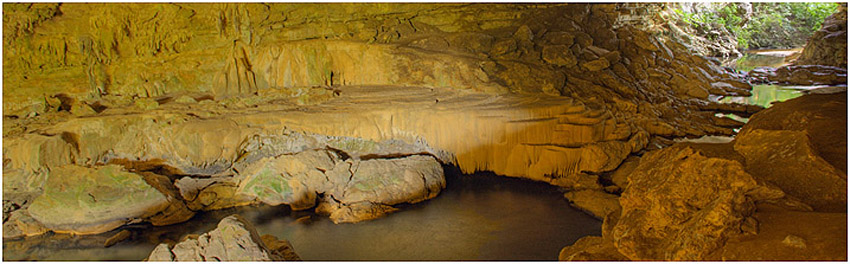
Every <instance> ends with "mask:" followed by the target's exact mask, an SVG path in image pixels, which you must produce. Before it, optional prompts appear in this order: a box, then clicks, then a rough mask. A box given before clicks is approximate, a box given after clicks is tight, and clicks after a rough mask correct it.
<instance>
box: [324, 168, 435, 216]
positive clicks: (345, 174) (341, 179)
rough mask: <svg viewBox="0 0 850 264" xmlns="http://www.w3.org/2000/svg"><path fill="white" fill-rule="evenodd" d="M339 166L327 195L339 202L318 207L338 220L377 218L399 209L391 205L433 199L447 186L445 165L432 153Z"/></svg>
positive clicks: (332, 176)
mask: <svg viewBox="0 0 850 264" xmlns="http://www.w3.org/2000/svg"><path fill="white" fill-rule="evenodd" d="M337 166H339V167H338V169H335V170H334V172H333V173H332V175H331V176H329V178H330V179H331V182H332V183H334V185H333V188H332V189H330V190H328V191H327V192H326V193H325V195H326V196H327V197H332V198H333V199H332V200H333V201H338V202H334V203H332V204H330V205H331V206H325V207H323V209H321V210H317V211H323V212H324V213H329V214H330V217H331V220H333V221H334V223H345V222H359V221H362V220H368V219H374V218H377V217H380V216H382V215H384V214H385V213H387V212H392V211H395V210H396V209H395V208H393V207H391V206H389V205H394V204H400V203H418V202H421V201H424V200H427V199H431V198H433V197H436V196H437V194H439V193H440V190H442V189H443V188H445V186H446V181H445V178H444V176H443V168H442V167H441V165H440V163H438V162H437V161H436V160H435V159H434V158H433V157H431V156H425V155H414V156H409V157H403V158H396V159H372V160H364V161H348V162H343V163H340V164H338V165H337ZM339 172H341V173H339Z"/></svg>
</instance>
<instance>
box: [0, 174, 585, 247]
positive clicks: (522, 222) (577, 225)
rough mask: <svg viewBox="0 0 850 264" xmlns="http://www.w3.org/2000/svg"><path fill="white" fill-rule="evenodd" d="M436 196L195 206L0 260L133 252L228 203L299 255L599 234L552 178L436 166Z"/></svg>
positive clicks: (568, 239)
mask: <svg viewBox="0 0 850 264" xmlns="http://www.w3.org/2000/svg"><path fill="white" fill-rule="evenodd" d="M445 169H446V180H447V186H446V189H445V190H444V191H443V192H442V193H441V194H440V195H439V196H437V197H436V198H434V199H432V200H429V201H425V202H422V203H419V204H414V205H409V206H406V207H405V208H403V209H402V210H401V211H399V212H396V213H394V214H390V215H389V216H387V217H384V218H381V219H377V220H373V221H367V222H362V223H357V224H339V225H336V224H333V223H332V222H331V221H330V220H328V219H327V217H323V216H317V215H314V214H312V213H309V212H290V211H289V209H288V207H287V206H279V207H271V206H258V207H241V208H232V209H225V210H219V211H212V212H204V213H200V214H198V215H196V216H195V217H194V218H193V219H192V220H190V221H189V222H186V223H182V224H179V225H172V226H166V227H151V226H142V225H139V226H132V227H128V228H126V229H128V230H131V231H132V232H133V238H132V239H131V240H127V241H124V242H120V243H118V244H116V245H114V246H112V247H110V248H103V246H102V244H103V241H104V240H106V238H108V237H109V236H111V235H112V234H115V233H116V232H117V231H113V232H110V233H107V234H101V235H95V236H78V237H72V236H68V235H46V236H42V237H37V238H30V239H22V240H4V241H3V259H4V260H25V259H26V260H142V259H144V258H145V257H147V255H148V254H149V253H150V251H151V250H153V248H154V246H156V243H159V242H160V241H167V240H172V241H176V240H179V239H180V238H181V237H183V236H185V235H186V234H200V233H204V232H207V231H209V230H212V229H214V228H215V225H216V224H217V223H218V221H219V220H220V219H221V218H224V217H226V216H228V215H230V214H234V213H238V214H241V215H242V216H244V217H245V218H246V219H248V220H250V221H252V222H253V223H254V224H255V226H256V228H257V231H258V232H259V233H260V234H261V235H262V234H273V235H275V236H277V237H279V238H285V239H287V240H289V241H290V242H291V243H292V245H293V247H294V248H295V251H296V252H297V253H298V254H299V255H300V256H301V258H302V259H304V260H551V261H554V260H557V258H558V253H559V252H560V250H561V248H562V247H564V246H566V245H571V244H572V243H574V242H575V241H576V240H578V239H579V238H581V237H582V236H586V235H600V226H601V221H599V220H596V219H594V218H593V217H590V216H589V215H587V214H584V213H582V212H580V211H578V210H576V209H574V208H572V207H570V206H569V204H568V202H567V201H566V200H565V199H564V198H563V196H562V192H561V191H560V190H558V189H557V188H556V187H553V186H550V185H548V184H545V183H539V182H532V181H528V180H522V179H513V178H507V177H500V176H496V175H493V174H490V173H476V174H473V175H461V174H460V173H459V172H458V170H457V169H456V168H453V167H446V168H445Z"/></svg>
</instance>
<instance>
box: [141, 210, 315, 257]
mask: <svg viewBox="0 0 850 264" xmlns="http://www.w3.org/2000/svg"><path fill="white" fill-rule="evenodd" d="M264 239H265V240H269V241H270V242H273V243H272V247H269V246H268V245H267V244H266V242H264ZM147 260H148V261H284V260H299V259H298V256H297V255H296V254H295V252H293V251H292V247H291V246H289V242H286V241H277V240H276V239H273V237H260V235H259V234H257V230H256V229H254V227H253V225H251V223H249V222H248V221H246V220H245V219H244V218H242V217H241V216H239V215H231V216H228V217H226V218H224V219H222V220H221V222H219V223H218V226H217V227H216V228H215V229H214V230H212V231H210V232H207V233H204V234H201V235H200V236H198V237H196V238H191V237H189V238H186V239H185V240H183V241H181V242H179V243H177V244H176V245H174V246H169V245H168V244H159V245H158V246H157V247H156V248H154V250H153V252H151V254H150V256H148V258H147Z"/></svg>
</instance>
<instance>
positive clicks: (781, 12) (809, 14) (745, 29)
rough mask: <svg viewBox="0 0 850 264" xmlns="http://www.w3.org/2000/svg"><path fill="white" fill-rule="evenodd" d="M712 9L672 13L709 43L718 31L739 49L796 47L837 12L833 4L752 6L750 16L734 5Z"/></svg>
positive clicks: (720, 4) (728, 4)
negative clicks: (730, 39)
mask: <svg viewBox="0 0 850 264" xmlns="http://www.w3.org/2000/svg"><path fill="white" fill-rule="evenodd" d="M715 6H717V7H719V8H713V9H707V10H701V11H698V12H696V13H689V12H685V11H683V10H680V9H674V10H673V11H674V12H675V13H676V14H678V15H679V17H680V19H681V21H683V22H685V23H686V24H687V25H689V26H691V27H692V28H694V29H696V30H697V32H700V33H704V34H705V35H706V37H707V38H708V39H709V40H714V38H715V37H716V35H717V34H718V33H717V32H718V31H723V30H725V31H728V32H730V33H731V34H733V35H734V36H735V38H736V39H737V41H738V48H741V49H747V48H766V47H775V48H792V47H800V46H802V45H804V44H805V43H806V40H807V39H808V37H809V36H811V35H812V33H814V31H817V30H818V29H820V26H821V23H822V22H823V21H824V19H825V18H826V17H827V16H829V15H831V14H832V13H834V12H835V10H836V9H837V8H838V4H836V3H752V15H750V16H748V14H747V12H746V11H745V10H743V7H742V5H741V4H738V3H716V4H715Z"/></svg>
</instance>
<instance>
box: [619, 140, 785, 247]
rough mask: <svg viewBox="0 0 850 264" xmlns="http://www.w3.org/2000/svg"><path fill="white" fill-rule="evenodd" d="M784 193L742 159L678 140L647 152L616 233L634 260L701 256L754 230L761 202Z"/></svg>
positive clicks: (635, 174) (632, 182) (631, 177)
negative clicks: (760, 179) (714, 153)
mask: <svg viewBox="0 0 850 264" xmlns="http://www.w3.org/2000/svg"><path fill="white" fill-rule="evenodd" d="M783 196H784V194H783V193H782V191H780V190H778V189H775V188H768V187H765V186H763V185H760V184H759V183H758V182H757V181H756V179H755V178H754V177H753V176H751V175H750V174H749V173H747V172H746V171H745V170H744V166H743V165H741V163H740V162H738V161H736V160H729V159H724V158H716V157H712V155H710V154H706V151H704V150H700V147H699V146H691V145H688V144H678V145H675V146H672V147H669V148H665V149H662V150H659V151H656V152H653V153H648V154H646V155H645V156H644V157H643V158H642V159H641V162H640V165H639V166H638V167H637V168H636V169H635V171H634V172H632V174H631V175H629V188H628V189H627V190H626V191H625V192H623V194H622V196H621V198H620V204H621V206H622V208H623V211H622V215H621V216H620V217H619V221H618V222H617V224H616V226H614V229H613V234H612V235H611V236H612V237H613V241H614V244H615V245H616V247H617V249H618V251H619V252H620V253H622V254H623V255H624V256H626V257H628V258H629V259H632V260H699V259H703V258H704V257H705V256H707V255H708V254H709V253H711V252H712V251H714V250H716V249H718V248H720V247H721V246H723V245H724V243H725V241H726V240H727V239H729V238H730V237H734V236H737V235H740V234H742V233H745V232H747V230H752V229H753V227H750V226H748V225H750V224H751V221H748V220H747V218H748V217H750V216H751V215H752V213H753V211H754V210H755V204H754V203H755V202H756V201H760V200H765V199H777V198H781V197H783Z"/></svg>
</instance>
